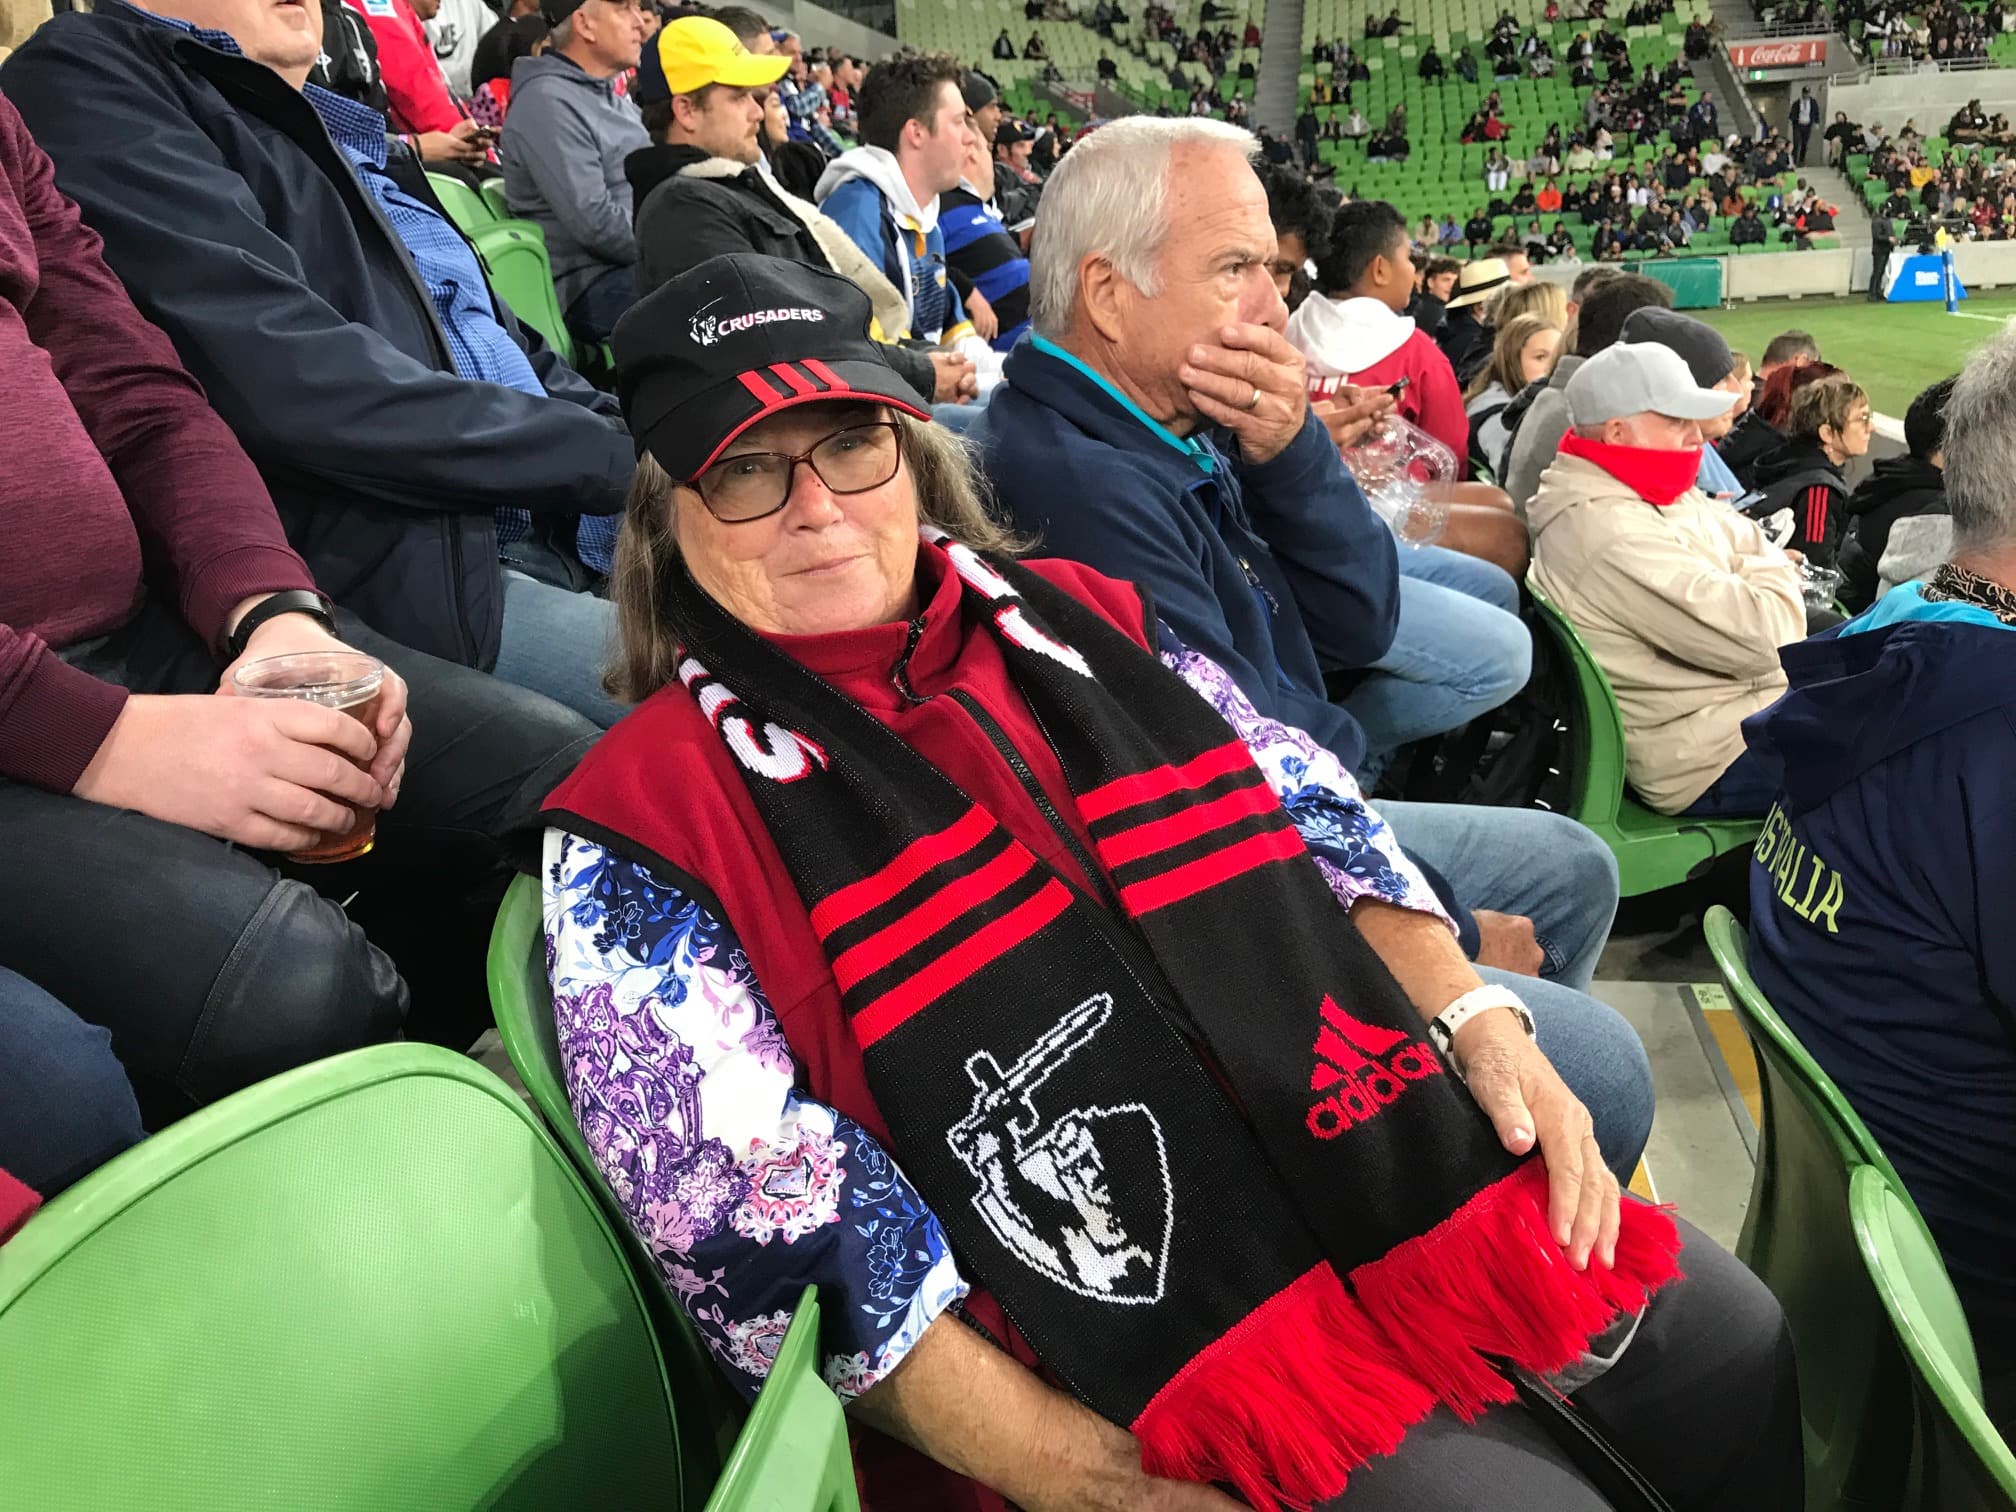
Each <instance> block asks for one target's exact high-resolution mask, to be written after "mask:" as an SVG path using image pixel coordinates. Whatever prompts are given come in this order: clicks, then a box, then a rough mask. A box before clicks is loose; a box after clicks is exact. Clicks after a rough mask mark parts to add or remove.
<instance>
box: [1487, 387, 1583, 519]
mask: <svg viewBox="0 0 2016 1512" xmlns="http://www.w3.org/2000/svg"><path fill="white" fill-rule="evenodd" d="M1588 360H1589V359H1588V358H1586V357H1577V356H1575V355H1574V354H1573V353H1570V354H1569V355H1567V356H1565V357H1563V358H1562V359H1561V360H1560V361H1559V362H1557V363H1555V364H1554V376H1553V377H1552V378H1550V379H1548V380H1547V387H1545V388H1544V389H1542V390H1540V392H1539V393H1537V394H1535V395H1534V396H1533V402H1532V404H1530V405H1528V406H1527V409H1526V418H1525V419H1523V420H1521V421H1520V422H1519V430H1518V432H1517V434H1515V435H1514V436H1513V437H1512V455H1511V456H1510V457H1509V458H1507V459H1506V462H1505V476H1504V477H1503V478H1502V479H1500V480H1499V481H1500V483H1501V485H1502V486H1503V488H1504V489H1505V492H1507V493H1508V494H1510V495H1511V496H1512V507H1513V508H1514V509H1516V510H1518V511H1519V518H1520V519H1522V520H1524V519H1526V511H1527V510H1528V509H1529V508H1530V507H1531V506H1532V503H1533V495H1534V494H1535V493H1536V492H1538V490H1539V488H1540V474H1541V473H1543V472H1545V471H1546V470H1547V464H1548V463H1549V462H1552V461H1553V460H1554V453H1556V452H1557V451H1559V450H1560V449H1561V438H1562V437H1563V436H1565V435H1567V434H1568V394H1567V392H1566V391H1567V388H1568V380H1569V379H1570V378H1572V377H1574V376H1575V369H1577V368H1579V367H1580V366H1582V364H1583V363H1584V362H1586V361H1588Z"/></svg>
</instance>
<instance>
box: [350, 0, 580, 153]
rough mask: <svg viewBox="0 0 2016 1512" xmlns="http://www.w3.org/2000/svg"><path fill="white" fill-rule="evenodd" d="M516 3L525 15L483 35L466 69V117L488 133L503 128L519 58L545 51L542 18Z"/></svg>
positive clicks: (520, 0) (523, 0)
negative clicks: (470, 91) (470, 89)
mask: <svg viewBox="0 0 2016 1512" xmlns="http://www.w3.org/2000/svg"><path fill="white" fill-rule="evenodd" d="M518 3H519V4H522V5H527V6H528V7H529V9H528V13H527V14H524V15H515V16H510V17H508V18H506V19H505V20H502V21H499V22H498V23H497V24H496V25H495V26H493V27H491V28H490V30H489V31H487V32H485V33H484V34H483V40H482V41H480V42H478V43H477V44H476V56H475V58H474V59H473V60H472V61H471V63H470V65H469V79H470V82H471V84H472V85H473V86H474V90H475V92H474V93H473V94H472V95H471V96H470V98H469V114H470V115H471V116H472V117H473V118H475V119H476V120H477V121H478V122H480V123H481V124H483V125H485V126H488V127H490V128H491V129H492V130H496V129H499V128H501V127H502V126H503V124H504V117H505V116H506V114H508V113H509V111H510V109H511V70H512V69H513V68H515V67H517V65H518V60H519V59H520V58H529V57H531V56H533V54H535V53H538V52H542V51H544V49H545V47H546V36H547V26H546V18H545V17H544V16H542V15H540V14H539V8H538V6H537V5H533V4H530V0H518ZM339 93H340V91H339ZM367 103H368V102H367Z"/></svg>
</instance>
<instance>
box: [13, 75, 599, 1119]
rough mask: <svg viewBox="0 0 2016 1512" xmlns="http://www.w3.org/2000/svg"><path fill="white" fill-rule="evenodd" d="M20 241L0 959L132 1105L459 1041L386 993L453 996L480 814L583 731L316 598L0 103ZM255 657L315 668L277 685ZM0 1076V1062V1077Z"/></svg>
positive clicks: (471, 932)
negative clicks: (415, 718) (367, 844)
mask: <svg viewBox="0 0 2016 1512" xmlns="http://www.w3.org/2000/svg"><path fill="white" fill-rule="evenodd" d="M10 259H12V260H13V261H9V260H10ZM17 262H18V264H19V266H18V268H16V269H15V270H16V271H18V272H19V273H20V277H19V278H17V279H14V280H12V281H6V280H0V317H4V318H0V374H4V375H5V381H6V384H7V392H8V402H7V407H6V412H5V414H4V416H0V438H4V439H0V451H4V452H5V455H6V457H7V465H6V467H5V468H4V469H0V836H4V837H5V838H4V842H0V857H4V862H0V966H4V967H6V968H7V969H10V970H13V971H16V972H19V973H20V974H21V975H22V976H24V977H26V978H27V979H29V980H30V981H32V982H34V983H35V984H36V985H37V986H38V987H39V988H41V989H42V990H43V991H44V992H46V993H47V994H49V995H50V996H51V997H53V998H55V999H56V1000H57V1001H59V1002H60V1003H62V1004H64V1005H65V1006H67V1008H68V1009H69V1010H71V1011H72V1012H74V1013H75V1015H76V1016H77V1017H79V1018H81V1019H84V1020H85V1021H87V1022H88V1023H91V1024H95V1025H99V1026H101V1027H102V1028H104V1029H107V1030H109V1031H110V1032H111V1043H112V1049H113V1051H114V1052H115V1053H116V1054H117V1056H118V1058H119V1060H120V1061H121V1062H122V1064H123V1065H124V1067H125V1069H126V1070H127V1072H128V1073H129V1074H130V1075H131V1077H132V1080H133V1082H134V1085H135V1087H136V1089H137V1090H138V1091H139V1092H140V1094H141V1105H142V1108H143V1110H144V1111H145V1112H146V1113H147V1114H148V1115H149V1121H150V1122H152V1123H158V1122H159V1121H160V1120H161V1119H162V1118H163V1117H164V1116H173V1115H174V1114H177V1113H180V1112H183V1111H186V1110H187V1109H189V1108H190V1107H192V1106H194V1105H197V1104H200V1103H204V1102H209V1101H212V1100H214V1099H216V1098H218V1097H222V1096H224V1095H226V1094H228V1093H230V1092H233V1091H236V1090H238V1089H239V1088H241V1087H244V1086H246V1085H249V1084H250V1083H252V1082H254V1081H257V1080H260V1079H261V1078H263V1077H266V1076H270V1075H273V1074H275V1073H277V1072H280V1071H284V1070H287V1069H288V1068H290V1067H293V1066H297V1065H300V1064H302V1063H304V1062H306V1061H310V1060H314V1059H317V1058H319V1057H321V1056H325V1055H330V1054H333V1053H336V1052H338V1051H341V1050H347V1049H351V1048H354V1047H356V1046H359V1045H364V1044H369V1043H372V1042H373V1041H378V1040H385V1039H391V1038H394V1037H397V1036H398V1035H400V1034H401V1033H402V1032H403V1033H409V1034H413V1033H421V1034H426V1035H428V1036H430V1037H435V1038H440V1039H443V1040H444V1041H447V1042H450V1043H459V1044H460V1045H467V1044H468V1043H470V1041H471V1040H473V1038H474V1036H475V1033H476V1032H477V1029H478V1028H479V1027H480V1025H479V1024H477V1023H472V1022H467V1021H464V1022H460V1023H452V1024H451V1023H442V1022H436V1023H432V1024H427V1025H419V1024H415V1023H411V1022H409V1021H408V1009H409V1003H417V1004H419V1005H421V1007H422V1008H423V1009H424V1010H427V1011H429V1012H438V1011H440V1005H443V1004H447V1005H450V1006H451V1007H461V1006H462V1005H470V1006H472V1007H473V1008H474V1009H475V1010H476V1014H479V1015H480V1009H481V1003H482V997H481V991H480V986H478V985H477V984H478V983H480V972H481V961H482V946H483V940H484V937H485V934H486V932H487V931H486V929H485V922H486V916H487V915H488V914H490V913H492V912H494V909H495V902H496V895H497V889H498V886H499V882H500V879H501V875H502V862H503V852H502V844H501V842H502V837H503V836H504V835H505V834H506V833H507V832H508V830H509V829H510V828H511V826H512V825H513V824H514V823H515V822H516V818H517V816H518V815H519V814H520V813H521V812H528V811H529V810H530V809H531V808H532V807H533V806H536V804H537V803H538V802H539V801H540V799H542V798H543V797H544V795H545V793H546V792H547V791H548V790H549V789H550V788H551V787H552V785H553V784H554V783H555V782H556V781H557V780H558V779H559V778H560V777H561V776H563V775H564V774H565V773H566V772H567V771H568V770H570V769H571V767H572V766H573V763H574V761H575V760H576V759H577V757H578V756H579V754H580V752H581V751H582V750H584V749H585V748H586V746H587V745H588V744H589V743H590V742H591V741H592V740H593V738H594V735H595V733H596V732H595V727H594V726H592V725H590V724H589V723H588V722H587V721H586V720H585V719H583V718H581V717H580V716H578V715H576V714H573V713H571V712H570V711H568V710H567V709H565V708H563V707H562V706H560V705H559V704H557V703H554V702H552V701H550V700H548V699H545V698H542V697H540V696H539V695H537V694H534V693H531V692H529V691H527V690H525V689H523V688H519V687H516V686H513V685H511V684H508V683H505V682H503V681H501V680H500V679H498V678H496V677H493V676H490V675H489V674H486V673H483V672H479V671H476V670H475V669H473V668H470V667H464V666H460V665H456V664H454V663H451V662H448V661H445V660H442V659H439V658H436V657H432V656H427V655H424V654H422V653H419V652H416V651H413V650H411V649H410V648H408V647H406V646H403V645H401V644H399V643H397V642H395V641H392V640H390V639H388V638H387V637H386V636H384V635H381V634H379V633H377V632H376V631H375V630H373V629H371V628H370V627H368V626H366V625H365V624H364V623H363V622H362V621H361V620H359V619H358V618H357V617H356V616H355V615H353V614H349V613H348V612H346V611H344V610H341V609H337V610H334V611H332V610H331V607H330V605H329V601H328V600H327V599H326V598H324V597H323V596H322V595H321V594H320V593H319V592H318V591H317V590H316V586H315V582H314V579H313V577H312V576H311V575H310V573H309V571H308V569H307V567H306V566H305V565H304V564H303V562H302V559H301V557H300V556H299V555H298V554H297V553H296V552H295V550H294V549H293V548H292V547H291V546H290V545H289V544H288V541H287V537H286V534H285V532H284V531H283V530H282V528H281V525H280V521H279V518H278V516H277V515H276V514H275V512H274V507H273V502H272V500H271V498H270V497H269V495H268V493H267V491H266V487H265V485H264V483H263V482H262V481H261V479H260V475H259V473H258V472H257V471H256V470H255V468H254V467H253V465H252V463H251V462H250V461H249V460H248V459H247V457H246V454H245V452H244V450H243V449H242V448H241V447H240V446H239V444H238V442H237V440H236V439H235V438H234V437H233V435H232V433H231V431H230V430H229V429H227V428H226V427H225V425H224V424H223V422H222V421H220V420H219V419H218V417H217V415H216V414H215V412H213V411H212V410H211V408H210V407H209V405H208V404H207V403H206V401H205V399H204V395H203V392H202V390H201V389H199V388H198V387H197V385H196V383H195V381H194V380H193V379H192V378H190V376H189V374H188V373H187V372H186V371H185V370H184V369H183V367H182V366H181V364H180V362H179V361H178V360H177V358H176V355H175V351H174V348H173V347H172V346H171V345H170V344H169V341H168V339H167V337H165V336H164V335H163V334H162V333H161V332H160V331H159V330H158V329H157V328H155V327H154V326H152V325H150V324H148V323H147V322H146V321H145V320H144V319H142V318H141V316H140V315H139V313H138V312H137V311H136V310H135V309H134V307H133V304H132V302H131V300H130V299H129V298H128V297H127V294H126V292H125V290H124V289H123V288H122V287H121V286H120V284H119V283H118V281H117V280H116V279H115V278H114V277H113V276H112V274H111V273H110V272H109V271H108V270H107V268H106V266H105V264H104V261H103V259H102V257H101V254H100V249H99V242H98V239H97V237H96V236H94V235H93V234H92V233H90V232H89V231H87V230H85V229H84V228H83V226H82V225H81V224H80V222H79V219H78V214H77V209H76V206H75V205H74V204H72V203H71V202H70V201H69V200H67V199H66V198H64V196H63V195H62V194H61V193H60V192H59V191H58V190H57V188H56V187H55V184H54V182H53V179H52V175H51V170H50V164H49V160H48V158H47V157H46V156H45V155H44V154H43V153H42V152H41V150H40V149H39V148H37V147H36V145H35V144H34V142H33V141H32V140H31V139H30V138H29V136H28V133H27V131H26V129H25V128H24V127H23V126H22V124H21V120H20V117H19V116H18V115H17V114H16V112H15V110H14V107H13V106H12V105H11V104H9V103H8V102H7V101H6V100H5V99H4V98H0V264H5V265H6V266H8V267H10V268H11V267H15V264H16V263H17ZM276 658H283V659H288V660H287V661H284V662H282V663H280V664H279V665H280V667H281V669H282V670H286V669H288V668H290V667H291V668H294V669H296V670H298V668H299V660H298V659H301V658H306V659H308V660H309V661H310V663H311V664H316V663H320V664H325V666H324V670H325V671H327V670H328V665H329V664H334V665H335V666H336V667H337V668H338V669H339V670H341V671H342V672H343V673H344V674H345V675H344V676H343V677H340V678H337V679H335V680H334V684H333V685H332V680H331V678H329V677H327V676H320V677H318V676H310V677H308V678H307V679H306V681H305V683H304V682H303V681H300V680H296V681H295V682H294V683H292V684H291V685H289V684H287V683H286V682H285V680H284V679H282V680H281V682H280V683H277V684H276V683H275V682H274V680H273V678H272V677H271V676H269V675H264V674H267V673H271V672H272V671H273V670H274V669H275V666H276V663H275V659H276ZM346 662H347V663H349V664H350V665H349V666H348V667H343V666H342V665H341V664H343V663H346ZM262 669H263V670H262ZM311 671H312V666H311ZM360 674H361V675H360ZM367 687H368V692H366V691H364V689H366V688H367ZM409 687H410V690H411V693H412V701H413V704H414V706H415V707H416V708H418V709H419V710H420V711H421V721H420V723H421V728H420V729H419V731H417V732H416V730H415V727H414V725H413V723H412V722H411V721H409V720H408V718H407V712H406V711H407V702H408V693H409ZM248 691H251V692H254V693H258V694H270V693H272V692H275V691H279V692H283V693H287V694H289V695H291V696H284V697H270V696H246V694H247V692H248ZM374 700H375V702H374ZM360 716H368V717H360ZM367 820H368V822H369V824H370V825H373V826H376V827H377V829H378V833H377V835H376V842H377V849H376V853H375V854H373V855H372V856H370V857H369V858H368V859H366V860H361V861H360V860H353V861H350V862H347V863H346V864H343V865H337V866H322V867H301V866H298V865H296V864H295V862H294V861H292V860H290V859H289V857H290V856H292V855H294V854H296V853H301V852H311V853H324V852H333V853H334V854H338V855H340V854H345V853H352V852H355V851H358V850H360V849H361V847H360V846H359V845H358V842H359V840H360V839H361V836H362V834H363V832H364V831H365V830H366V821H367ZM381 821H382V822H381ZM339 841H340V842H342V843H341V844H338V843H337V842H339ZM331 858H332V859H333V856H332V857H331ZM304 859H305V858H304ZM325 890H326V895H325ZM339 900H340V901H339ZM367 930H368V931H369V932H368V933H367ZM395 961H396V964H395ZM430 974H439V975H441V976H443V977H446V978H448V980H447V981H446V983H445V984H444V985H443V986H442V987H441V988H440V990H437V983H435V982H433V981H430V980H427V978H428V977H429V976H430ZM409 989H410V990H409ZM472 1016H473V1015H472ZM14 1069H15V1068H13V1067H11V1066H10V1065H9V1064H7V1058H6V1057H4V1056H0V1100H4V1099H5V1098H6V1097H7V1096H8V1088H7V1082H6V1078H7V1076H8V1075H9V1074H10V1072H12V1071H13V1070H14ZM49 1080H50V1081H51V1082H52V1083H54V1082H61V1080H62V1076H61V1072H60V1070H58V1071H52V1072H50V1073H49Z"/></svg>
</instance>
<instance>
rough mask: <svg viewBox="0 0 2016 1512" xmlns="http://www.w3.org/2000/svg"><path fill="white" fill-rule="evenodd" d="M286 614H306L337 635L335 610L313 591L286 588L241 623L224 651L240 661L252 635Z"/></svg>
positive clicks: (253, 609) (269, 595)
mask: <svg viewBox="0 0 2016 1512" xmlns="http://www.w3.org/2000/svg"><path fill="white" fill-rule="evenodd" d="M283 614H305V615H307V616H308V617H309V618H310V619H312V620H314V621H315V622H316V623H317V624H319V625H321V627H322V628H323V629H324V630H327V631H328V632H329V633H330V634H331V635H334V634H335V633H336V615H335V612H334V606H333V605H332V604H331V603H330V602H329V600H328V599H326V598H324V597H323V596H322V595H321V594H320V593H317V592H316V591H315V590H314V589H312V588H286V589H283V590H281V591H280V592H279V593H273V594H268V595H267V596H266V597H265V598H263V599H261V600H260V601H259V602H258V603H256V604H254V605H253V606H252V607H251V608H250V609H247V610H246V611H245V617H244V618H243V619H241V620H239V621H238V625H237V628H236V629H234V630H233V631H232V632H231V634H230V636H229V637H228V638H226V640H225V642H224V649H225V650H226V651H227V652H228V653H229V654H230V659H231V660H232V661H236V660H237V659H238V658H239V657H241V656H243V655H244V654H245V646H246V643H247V642H248V641H250V640H251V639H252V632H253V631H254V630H257V629H258V628H259V627H260V626H261V625H263V624H265V623H266V621H268V620H270V619H275V618H277V617H278V616H280V615H283Z"/></svg>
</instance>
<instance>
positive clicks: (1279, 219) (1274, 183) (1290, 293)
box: [1253, 159, 1335, 311]
mask: <svg viewBox="0 0 2016 1512" xmlns="http://www.w3.org/2000/svg"><path fill="white" fill-rule="evenodd" d="M1253 171H1254V172H1255V173H1257V174H1259V176H1260V185H1261V187H1262V188H1263V189H1265V190H1266V191H1267V219H1268V223H1269V224H1271V225H1272V226H1273V227H1274V257H1273V260H1272V261H1271V262H1270V263H1269V264H1268V271H1269V272H1271V273H1272V274H1273V275H1274V291H1275V292H1276V293H1277V294H1279V295H1280V296H1281V299H1282V302H1283V303H1285V304H1286V305H1287V306H1288V308H1289V309H1290V310H1291V311H1292V310H1294V309H1295V308H1296V307H1297V306H1298V305H1300V304H1301V302H1302V300H1303V298H1304V297H1305V296H1306V295H1307V294H1308V292H1309V288H1310V283H1309V272H1308V270H1309V267H1310V265H1311V264H1312V263H1315V262H1318V261H1320V260H1322V259H1323V258H1324V257H1327V256H1328V255H1329V253H1330V221H1331V217H1332V215H1333V214H1334V213H1335V212H1334V211H1333V210H1332V209H1331V205H1332V204H1333V199H1332V198H1330V197H1327V196H1326V195H1325V194H1324V192H1323V191H1322V190H1320V189H1318V188H1317V187H1316V185H1315V184H1314V183H1312V182H1311V181H1310V179H1309V177H1308V175H1307V174H1303V173H1297V172H1296V171H1295V170H1294V169H1293V168H1287V167H1280V166H1277V165H1275V164H1273V163H1269V162H1267V161H1266V160H1265V159H1256V160H1255V161H1254V164H1253Z"/></svg>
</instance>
